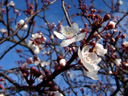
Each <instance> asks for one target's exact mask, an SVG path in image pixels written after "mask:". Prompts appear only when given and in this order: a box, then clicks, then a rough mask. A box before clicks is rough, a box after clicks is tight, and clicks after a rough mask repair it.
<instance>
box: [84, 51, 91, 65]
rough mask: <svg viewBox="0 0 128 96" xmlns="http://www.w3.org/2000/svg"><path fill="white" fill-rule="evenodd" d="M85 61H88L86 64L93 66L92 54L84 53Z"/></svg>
mask: <svg viewBox="0 0 128 96" xmlns="http://www.w3.org/2000/svg"><path fill="white" fill-rule="evenodd" d="M83 60H86V62H87V63H89V64H93V60H92V58H91V55H90V54H87V53H84V56H83Z"/></svg>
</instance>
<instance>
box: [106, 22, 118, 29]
mask: <svg viewBox="0 0 128 96" xmlns="http://www.w3.org/2000/svg"><path fill="white" fill-rule="evenodd" d="M115 25H116V23H115V22H113V21H109V22H108V24H107V28H108V29H114V28H115Z"/></svg>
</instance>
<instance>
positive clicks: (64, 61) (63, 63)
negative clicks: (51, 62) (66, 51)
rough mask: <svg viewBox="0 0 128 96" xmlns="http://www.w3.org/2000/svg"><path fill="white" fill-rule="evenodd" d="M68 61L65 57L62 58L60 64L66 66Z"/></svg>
mask: <svg viewBox="0 0 128 96" xmlns="http://www.w3.org/2000/svg"><path fill="white" fill-rule="evenodd" d="M66 63H67V61H66V60H65V59H60V61H59V64H60V65H62V66H65V65H66Z"/></svg>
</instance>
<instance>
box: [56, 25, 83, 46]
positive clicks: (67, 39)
mask: <svg viewBox="0 0 128 96" xmlns="http://www.w3.org/2000/svg"><path fill="white" fill-rule="evenodd" d="M54 35H56V37H57V38H59V39H64V40H63V41H62V42H61V44H60V45H61V46H62V47H66V46H68V45H70V44H72V43H74V42H78V41H81V40H83V39H84V37H85V33H79V27H78V24H77V23H73V24H72V25H71V27H69V26H61V33H59V32H57V31H54Z"/></svg>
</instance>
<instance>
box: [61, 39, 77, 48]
mask: <svg viewBox="0 0 128 96" xmlns="http://www.w3.org/2000/svg"><path fill="white" fill-rule="evenodd" d="M73 42H75V37H73V38H71V39H67V40H63V41H62V42H61V44H60V46H62V47H66V46H68V45H70V44H72V43H73Z"/></svg>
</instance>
